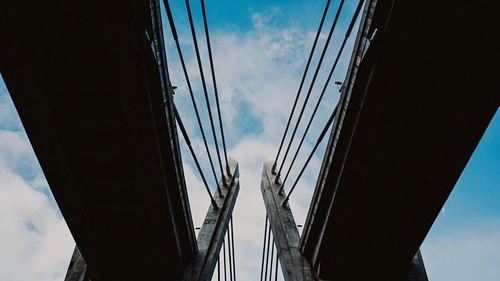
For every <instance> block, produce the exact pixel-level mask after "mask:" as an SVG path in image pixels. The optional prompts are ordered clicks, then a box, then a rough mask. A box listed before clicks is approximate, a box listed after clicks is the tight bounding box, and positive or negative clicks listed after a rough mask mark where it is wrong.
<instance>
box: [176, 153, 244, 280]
mask: <svg viewBox="0 0 500 281" xmlns="http://www.w3.org/2000/svg"><path fill="white" fill-rule="evenodd" d="M229 169H230V171H231V176H230V178H229V179H228V181H227V182H228V183H229V185H228V186H224V185H223V184H222V182H220V183H219V187H220V189H221V191H222V196H220V194H219V193H215V195H214V200H215V202H216V203H217V206H218V208H217V209H215V208H214V206H213V205H210V207H209V209H208V212H207V215H206V217H205V220H204V222H203V226H202V227H201V230H200V234H199V235H198V239H197V244H198V253H197V254H196V257H195V259H194V260H193V261H192V262H191V264H189V266H188V267H187V268H186V270H185V272H184V275H183V280H185V281H194V280H200V281H201V280H203V281H205V280H211V278H212V275H213V273H214V270H215V267H216V265H217V261H218V257H219V252H220V250H221V247H222V245H223V244H224V237H225V234H226V231H227V230H228V226H229V223H230V221H231V219H232V214H233V209H234V205H235V204H236V199H237V197H238V193H239V190H240V182H239V167H238V163H237V162H236V161H234V160H233V159H231V158H229Z"/></svg>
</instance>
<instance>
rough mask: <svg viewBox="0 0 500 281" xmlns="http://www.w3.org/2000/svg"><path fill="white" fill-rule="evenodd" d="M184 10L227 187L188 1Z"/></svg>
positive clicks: (187, 0) (222, 174)
mask: <svg viewBox="0 0 500 281" xmlns="http://www.w3.org/2000/svg"><path fill="white" fill-rule="evenodd" d="M185 2H186V10H187V13H188V18H189V25H190V27H191V35H192V36H193V43H194V50H195V53H196V59H197V61H198V69H199V71H200V77H201V84H202V86H203V93H204V94H205V102H206V104H207V109H208V117H209V119H210V126H211V127H212V135H213V137H214V144H215V149H216V151H217V158H218V160H219V167H220V170H221V178H222V183H223V184H224V186H227V183H226V177H225V176H224V169H223V168H222V160H221V158H220V151H219V144H218V142H217V135H216V134H215V125H214V119H213V117H212V109H211V108H210V100H209V98H208V91H207V83H206V81H205V75H204V73H203V66H202V64H201V56H200V48H199V47H198V39H196V31H195V28H194V22H193V15H192V14H191V6H190V5H189V0H186V1H185Z"/></svg>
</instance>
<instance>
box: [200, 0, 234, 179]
mask: <svg viewBox="0 0 500 281" xmlns="http://www.w3.org/2000/svg"><path fill="white" fill-rule="evenodd" d="M201 11H202V14H203V25H204V26H205V37H206V40H207V48H208V58H209V60H210V70H211V72H212V83H213V84H214V93H215V102H216V104H217V114H218V116H219V126H220V132H221V138H222V148H223V149H224V158H225V160H226V173H227V174H228V176H231V170H230V168H229V162H228V161H227V150H226V138H225V137H224V128H223V126H222V115H221V113H220V105H219V91H218V90H217V80H216V79H215V69H214V62H213V58H212V46H211V44H210V35H209V32H208V23H207V13H206V11H205V1H204V0H201Z"/></svg>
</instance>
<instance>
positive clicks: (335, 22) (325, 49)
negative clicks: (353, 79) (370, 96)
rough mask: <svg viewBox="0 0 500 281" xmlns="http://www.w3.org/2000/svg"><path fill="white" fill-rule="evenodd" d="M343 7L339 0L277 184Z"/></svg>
mask: <svg viewBox="0 0 500 281" xmlns="http://www.w3.org/2000/svg"><path fill="white" fill-rule="evenodd" d="M343 5H344V0H340V3H339V7H338V9H337V12H336V14H335V19H334V20H333V23H332V27H331V28H330V32H329V33H328V38H327V39H326V43H325V47H324V48H323V51H322V52H321V56H320V58H319V61H318V66H317V67H316V70H315V72H314V75H313V78H312V80H311V85H310V86H309V90H308V91H307V94H306V98H305V100H304V104H303V105H302V108H301V110H300V113H299V117H298V118H297V123H296V124H295V127H294V129H293V132H292V136H291V137H290V142H289V143H288V146H287V148H286V151H285V155H284V156H283V159H282V162H281V165H280V168H279V171H278V173H277V175H276V179H275V182H276V183H277V184H278V183H279V176H280V174H281V170H282V169H283V165H284V164H285V160H286V157H287V156H288V152H289V151H290V147H291V146H292V142H293V138H294V137H295V134H296V133H297V128H298V127H299V124H300V120H301V119H302V115H303V114H304V110H305V108H306V106H307V102H308V100H309V97H310V96H311V92H312V89H313V87H314V83H315V82H316V78H317V77H318V73H319V70H320V69H321V65H322V64H323V59H324V58H325V54H326V51H327V50H328V47H329V46H330V40H331V39H332V36H333V32H334V30H335V27H336V26H337V22H338V19H339V16H340V12H341V11H342V7H343Z"/></svg>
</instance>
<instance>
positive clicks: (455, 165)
mask: <svg viewBox="0 0 500 281" xmlns="http://www.w3.org/2000/svg"><path fill="white" fill-rule="evenodd" d="M378 2H379V4H378V5H377V8H376V9H375V11H374V14H373V22H372V25H371V28H370V29H371V31H370V32H369V33H367V35H368V36H371V34H372V32H373V30H374V29H375V28H377V29H378V34H377V35H376V36H375V38H374V40H373V41H372V42H371V45H370V46H369V48H368V51H367V52H366V54H365V55H364V58H363V60H362V62H361V64H360V67H359V70H358V73H357V79H356V81H355V83H354V86H353V88H352V89H350V91H349V95H348V96H344V97H343V99H344V100H343V101H344V102H345V103H343V104H341V105H342V107H341V108H342V110H339V111H338V114H337V117H338V118H337V123H336V125H335V126H337V128H338V129H339V131H334V133H333V134H332V138H331V139H330V142H329V145H328V148H327V154H326V157H325V160H324V163H323V167H322V172H321V176H320V179H319V181H318V186H317V189H316V192H315V195H314V197H313V202H312V205H311V209H310V212H309V216H308V223H307V224H306V227H305V229H304V232H303V237H302V241H301V247H302V251H303V253H304V255H305V256H306V257H307V258H308V259H309V260H311V262H312V267H313V268H314V270H315V272H316V273H317V274H319V276H320V277H321V278H323V279H326V280H374V279H377V280H378V279H380V280H408V278H409V277H408V276H409V275H408V272H409V266H410V264H411V261H412V258H413V257H414V256H415V253H416V252H417V250H418V249H419V247H420V245H421V243H422V242H423V240H424V238H425V236H426V234H427V233H428V231H429V229H430V228H431V226H432V223H433V222H434V220H435V218H436V217H437V215H438V213H439V212H440V210H441V208H442V206H443V205H444V203H445V201H446V199H447V197H448V196H449V194H450V192H451V191H452V189H453V187H454V185H455V183H456V182H457V180H458V178H459V176H460V174H461V172H462V170H463V169H464V167H465V165H466V164H467V161H468V159H469V158H470V156H471V154H472V153H473V151H474V149H475V147H476V146H477V144H478V142H479V140H480V138H481V136H482V134H483V133H484V131H485V129H486V127H487V126H488V124H489V122H490V120H491V118H492V117H493V115H494V113H495V111H496V110H497V108H498V106H499V101H500V99H499V96H498V91H496V90H493V89H496V87H495V84H496V83H497V81H498V78H497V77H496V76H497V73H498V71H495V70H494V67H497V66H498V52H497V51H496V50H495V49H496V46H497V45H496V44H495V43H494V42H495V40H496V38H495V37H494V36H493V30H492V29H494V26H495V18H496V16H495V13H496V9H495V8H494V7H492V6H493V5H492V4H490V3H493V2H491V1H490V2H488V1H479V2H470V1H444V2H439V1H438V2H432V3H428V2H422V1H403V0H400V1H378ZM493 91H494V92H495V93H493ZM341 102H342V101H341ZM339 118H340V120H342V122H339V121H338V119H339ZM340 123H341V124H340ZM339 124H340V125H339ZM334 128H335V127H334ZM337 132H340V133H339V135H338V139H337V138H336V133H337Z"/></svg>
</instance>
